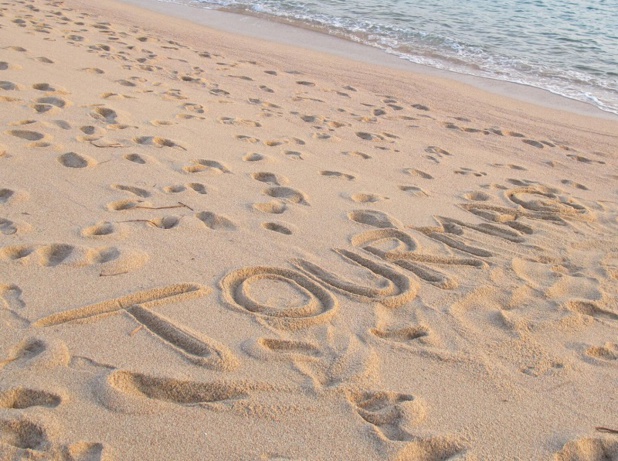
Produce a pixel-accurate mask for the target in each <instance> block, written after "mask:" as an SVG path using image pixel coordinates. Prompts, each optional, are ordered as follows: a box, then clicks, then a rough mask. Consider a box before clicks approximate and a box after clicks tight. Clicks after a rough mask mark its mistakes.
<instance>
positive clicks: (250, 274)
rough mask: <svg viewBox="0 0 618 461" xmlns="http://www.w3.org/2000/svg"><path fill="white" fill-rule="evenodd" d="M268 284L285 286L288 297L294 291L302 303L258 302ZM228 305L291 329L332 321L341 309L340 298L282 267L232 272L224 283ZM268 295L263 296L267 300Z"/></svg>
mask: <svg viewBox="0 0 618 461" xmlns="http://www.w3.org/2000/svg"><path fill="white" fill-rule="evenodd" d="M264 282H266V284H268V283H269V282H272V283H275V284H276V285H280V286H281V284H284V285H285V288H286V290H285V291H286V294H287V293H288V292H289V291H290V290H292V291H294V292H295V297H297V298H298V299H301V300H302V301H301V302H298V303H294V305H292V306H290V305H288V306H281V307H278V306H276V305H273V304H272V303H268V302H265V301H264V300H262V299H258V295H259V293H260V292H261V291H263V290H260V285H261V286H262V287H264ZM220 285H221V289H222V290H223V298H224V300H225V302H226V303H227V304H228V305H229V306H230V307H232V308H234V309H237V310H240V311H243V312H248V313H250V314H253V315H254V316H256V317H257V318H258V319H261V320H264V321H266V322H267V323H268V324H270V325H272V326H274V327H277V328H285V329H290V330H296V329H300V328H306V327H310V326H312V325H316V324H320V323H324V322H327V321H328V320H330V319H331V318H332V317H333V315H334V314H335V311H336V309H337V304H338V303H337V299H336V298H335V297H334V296H333V295H332V294H331V293H330V292H329V291H328V290H326V289H324V288H323V287H322V286H320V285H318V284H317V283H315V282H314V281H312V280H311V279H310V278H308V277H307V276H305V275H304V274H302V273H300V272H297V271H295V270H291V269H281V268H278V267H263V266H256V267H248V268H243V269H238V270H236V271H234V272H231V273H229V274H228V275H226V276H225V277H224V278H223V279H222V280H221V283H220ZM264 297H265V296H260V298H264Z"/></svg>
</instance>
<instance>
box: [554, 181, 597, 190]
mask: <svg viewBox="0 0 618 461" xmlns="http://www.w3.org/2000/svg"><path fill="white" fill-rule="evenodd" d="M560 182H561V183H562V184H564V185H565V186H569V187H572V188H574V189H579V190H590V189H588V188H587V187H586V186H584V185H583V184H579V183H577V182H575V181H571V180H570V179H563V180H562V181H560Z"/></svg>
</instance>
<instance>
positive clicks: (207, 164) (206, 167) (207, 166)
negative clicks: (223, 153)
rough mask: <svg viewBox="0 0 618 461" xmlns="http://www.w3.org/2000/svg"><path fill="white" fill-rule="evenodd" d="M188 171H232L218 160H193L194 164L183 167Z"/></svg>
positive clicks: (215, 172)
mask: <svg viewBox="0 0 618 461" xmlns="http://www.w3.org/2000/svg"><path fill="white" fill-rule="evenodd" d="M183 170H184V171H186V172H187V173H199V172H202V171H205V172H207V173H212V174H223V173H232V172H231V171H230V170H229V168H228V167H226V166H225V165H224V164H223V163H220V162H217V161H216V160H202V159H200V160H193V165H189V166H186V167H184V168H183Z"/></svg>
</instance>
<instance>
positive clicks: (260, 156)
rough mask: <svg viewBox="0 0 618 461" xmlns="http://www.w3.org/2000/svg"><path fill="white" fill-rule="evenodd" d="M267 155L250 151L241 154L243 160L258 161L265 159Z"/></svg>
mask: <svg viewBox="0 0 618 461" xmlns="http://www.w3.org/2000/svg"><path fill="white" fill-rule="evenodd" d="M266 159H267V157H266V156H265V155H264V154H259V153H257V152H250V153H247V154H245V155H244V156H243V158H242V160H243V162H260V161H262V160H266Z"/></svg>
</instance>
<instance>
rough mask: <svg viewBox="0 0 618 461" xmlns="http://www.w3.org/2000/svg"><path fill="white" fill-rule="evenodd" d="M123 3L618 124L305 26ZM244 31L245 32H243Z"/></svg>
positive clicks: (131, 0)
mask: <svg viewBox="0 0 618 461" xmlns="http://www.w3.org/2000/svg"><path fill="white" fill-rule="evenodd" d="M120 1H122V2H123V3H126V4H130V5H133V6H137V7H140V8H144V9H148V10H150V11H154V12H158V13H162V14H165V15H169V16H174V17H177V18H180V19H184V20H188V21H191V22H193V23H196V24H200V25H203V26H206V27H208V28H212V29H214V30H219V31H222V32H226V33H233V34H238V35H240V36H244V37H250V38H257V39H259V40H263V41H266V42H273V43H277V44H282V45H286V46H292V47H298V48H303V49H306V50H311V51H317V52H320V53H326V54H329V55H332V56H337V57H340V58H344V59H347V60H353V61H358V62H363V63H367V64H372V65H378V66H384V67H388V68H390V69H395V70H401V71H406V72H411V73H413V74H421V75H426V76H431V77H438V78H441V79H446V80H453V81H456V82H459V83H464V84H467V85H470V86H472V87H474V88H476V89H480V90H483V91H486V92H489V93H493V94H496V95H499V96H503V97H507V98H512V99H516V100H518V101H521V102H526V103H531V104H534V105H539V106H542V107H546V108H550V109H557V110H564V111H567V112H573V113H576V114H579V115H585V116H591V117H595V118H600V119H606V120H613V121H618V115H617V114H614V113H612V112H608V111H604V110H602V109H600V108H598V107H596V106H595V105H594V104H592V103H586V102H583V101H578V100H575V99H571V98H569V97H567V96H563V95H560V94H557V93H553V92H551V91H550V90H546V89H543V88H538V87H535V86H532V85H528V84H524V83H516V82H510V81H506V80H500V79H494V78H491V77H480V76H475V75H472V74H466V73H459V72H456V71H447V70H442V69H437V68H432V67H429V66H426V65H423V64H416V63H413V62H410V61H407V60H405V59H403V58H399V57H397V56H395V55H390V54H388V53H387V52H385V51H383V50H380V49H377V48H374V47H371V46H369V45H365V44H360V43H355V42H353V41H351V40H347V39H345V38H342V37H336V36H332V35H329V34H326V33H323V32H320V31H317V30H314V29H311V28H308V27H302V25H296V24H290V23H288V22H286V21H278V20H277V19H276V18H266V17H262V16H259V15H252V14H240V13H235V12H228V11H224V10H216V9H208V8H203V7H200V6H199V5H196V6H193V5H190V4H184V3H167V2H160V1H158V0H120ZM240 27H243V28H244V29H243V30H240Z"/></svg>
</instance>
